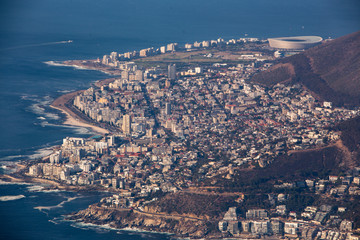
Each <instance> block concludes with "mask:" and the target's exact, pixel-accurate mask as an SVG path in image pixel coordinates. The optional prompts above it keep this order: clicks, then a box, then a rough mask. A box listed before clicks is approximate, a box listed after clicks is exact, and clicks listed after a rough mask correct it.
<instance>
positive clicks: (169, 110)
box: [165, 103, 171, 115]
mask: <svg viewBox="0 0 360 240" xmlns="http://www.w3.org/2000/svg"><path fill="white" fill-rule="evenodd" d="M165 114H166V115H170V114H171V103H166V104H165Z"/></svg>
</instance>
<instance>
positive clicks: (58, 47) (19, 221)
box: [0, 0, 360, 239]
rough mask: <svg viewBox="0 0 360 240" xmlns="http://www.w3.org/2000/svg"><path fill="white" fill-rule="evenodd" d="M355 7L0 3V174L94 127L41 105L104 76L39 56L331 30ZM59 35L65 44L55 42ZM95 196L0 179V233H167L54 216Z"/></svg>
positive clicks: (200, 1)
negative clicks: (72, 121)
mask: <svg viewBox="0 0 360 240" xmlns="http://www.w3.org/2000/svg"><path fill="white" fill-rule="evenodd" d="M359 12H360V6H359V3H358V1H357V0H317V1H313V0H304V1H288V0H273V1H268V0H221V1H220V0H182V1H175V0H171V1H170V0H122V1H110V0H97V1H85V0H62V1H56V0H32V1H27V0H18V1H10V0H5V1H2V2H1V3H0V36H1V38H0V116H1V118H0V133H1V138H0V166H1V168H0V173H3V172H7V171H9V169H11V168H9V166H10V165H12V164H13V163H14V162H16V161H19V160H26V159H34V158H37V157H41V156H44V155H46V154H48V153H49V152H50V149H49V147H51V146H54V145H56V144H60V143H61V141H62V139H63V138H64V137H66V136H78V137H86V136H91V135H92V134H94V133H93V132H92V131H91V130H89V129H86V128H81V127H70V126H64V125H63V124H62V122H63V119H64V116H63V115H62V114H61V113H60V112H58V111H57V110H54V109H51V108H50V104H51V102H52V101H53V100H54V99H56V98H57V97H59V96H60V95H62V94H64V93H66V92H70V91H75V90H79V89H84V88H88V87H89V86H90V85H91V84H92V83H94V82H95V81H97V80H100V79H104V78H107V77H109V76H108V75H106V74H104V73H101V72H97V71H91V70H79V69H74V68H71V67H55V66H50V65H47V64H45V62H46V61H61V60H68V59H95V58H98V57H100V58H101V57H102V55H104V54H109V53H110V52H112V51H117V52H126V51H131V50H139V49H142V48H147V47H156V48H157V47H160V46H162V45H164V44H167V43H171V42H178V43H179V44H184V43H186V42H194V41H202V40H211V39H217V38H219V37H222V38H224V39H231V38H240V37H259V38H268V37H280V36H300V35H318V36H321V37H323V38H337V37H340V36H343V35H346V34H349V33H351V32H355V31H358V30H359V29H360V16H359ZM67 40H73V42H72V43H68V42H63V41H67ZM104 194H106V193H104ZM99 197H100V196H99V195H96V194H93V193H87V194H84V193H82V194H79V193H72V192H47V191H45V192H44V191H41V190H40V191H39V189H37V190H34V186H29V185H18V184H5V183H0V215H1V219H0V224H1V225H0V226H1V231H0V239H39V238H40V237H42V238H44V239H84V238H86V239H95V238H96V239H98V238H99V237H100V238H101V239H149V238H152V239H167V238H169V237H168V236H167V235H158V234H148V233H132V232H123V231H116V230H109V229H106V228H99V227H95V226H89V225H84V226H79V225H74V223H71V222H66V221H62V215H64V214H68V213H71V212H73V211H76V210H80V209H84V208H86V207H87V206H88V205H89V204H91V203H94V202H97V201H98V200H99ZM69 199H70V200H69ZM68 200H69V201H68ZM61 203H63V204H61ZM39 206H43V207H44V206H45V207H46V206H47V207H49V206H50V207H49V208H39ZM51 206H57V207H51Z"/></svg>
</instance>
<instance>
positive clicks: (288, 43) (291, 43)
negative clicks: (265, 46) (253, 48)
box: [268, 36, 323, 50]
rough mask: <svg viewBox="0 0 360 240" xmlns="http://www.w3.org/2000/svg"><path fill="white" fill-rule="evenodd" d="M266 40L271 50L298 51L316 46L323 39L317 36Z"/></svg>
mask: <svg viewBox="0 0 360 240" xmlns="http://www.w3.org/2000/svg"><path fill="white" fill-rule="evenodd" d="M268 40H269V45H270V47H272V48H279V49H293V50H300V49H307V48H310V47H313V46H315V45H318V44H319V43H320V42H321V41H322V40H323V39H322V38H321V37H318V36H298V37H280V38H269V39H268Z"/></svg>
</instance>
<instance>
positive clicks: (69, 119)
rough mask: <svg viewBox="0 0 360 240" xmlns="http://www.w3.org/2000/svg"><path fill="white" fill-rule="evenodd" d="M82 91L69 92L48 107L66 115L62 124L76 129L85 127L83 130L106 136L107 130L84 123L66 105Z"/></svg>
mask: <svg viewBox="0 0 360 240" xmlns="http://www.w3.org/2000/svg"><path fill="white" fill-rule="evenodd" d="M83 91H84V90H80V91H76V92H71V93H68V94H65V95H62V96H60V97H58V98H57V99H55V101H54V102H53V103H52V104H51V105H50V107H51V108H53V109H57V110H59V111H61V112H62V113H64V114H65V115H66V120H65V122H64V123H63V124H64V125H70V126H78V127H85V128H91V129H92V130H93V131H95V132H97V133H100V134H106V133H110V131H109V130H107V129H105V128H101V127H99V126H95V125H93V124H90V123H88V122H86V121H85V120H84V119H82V118H80V116H79V115H78V114H76V113H75V112H73V111H71V109H69V108H68V107H67V106H66V104H67V103H69V102H71V101H72V100H73V99H74V97H75V96H77V95H78V94H80V93H81V92H83Z"/></svg>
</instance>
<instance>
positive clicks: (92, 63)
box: [44, 60, 121, 75]
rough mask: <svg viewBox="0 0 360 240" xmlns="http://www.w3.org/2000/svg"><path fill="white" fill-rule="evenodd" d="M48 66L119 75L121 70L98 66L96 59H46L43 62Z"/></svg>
mask: <svg viewBox="0 0 360 240" xmlns="http://www.w3.org/2000/svg"><path fill="white" fill-rule="evenodd" d="M44 63H45V64H47V65H50V66H57V67H72V68H75V69H79V70H93V71H100V72H102V73H105V74H108V75H120V74H121V71H120V70H118V69H112V68H109V67H104V66H100V65H99V64H98V63H97V60H66V61H46V62H44Z"/></svg>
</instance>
